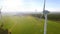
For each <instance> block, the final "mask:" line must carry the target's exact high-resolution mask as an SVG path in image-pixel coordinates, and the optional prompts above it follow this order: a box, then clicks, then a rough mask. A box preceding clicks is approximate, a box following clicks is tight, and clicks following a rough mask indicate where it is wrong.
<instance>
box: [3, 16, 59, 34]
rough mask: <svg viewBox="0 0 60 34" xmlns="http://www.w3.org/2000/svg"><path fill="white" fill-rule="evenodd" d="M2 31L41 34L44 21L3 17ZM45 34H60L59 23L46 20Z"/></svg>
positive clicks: (24, 17) (23, 17) (20, 17)
mask: <svg viewBox="0 0 60 34" xmlns="http://www.w3.org/2000/svg"><path fill="white" fill-rule="evenodd" d="M2 22H3V23H4V27H3V28H4V29H9V31H11V32H12V34H43V30H44V29H43V28H44V19H42V20H40V19H38V18H35V17H32V16H4V17H3V19H2ZM47 24H48V25H47V34H60V23H58V22H56V21H50V20H48V23H47Z"/></svg>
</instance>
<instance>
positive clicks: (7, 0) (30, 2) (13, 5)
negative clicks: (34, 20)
mask: <svg viewBox="0 0 60 34" xmlns="http://www.w3.org/2000/svg"><path fill="white" fill-rule="evenodd" d="M59 1H60V0H47V1H46V10H49V11H60V5H59V4H60V2H59ZM43 2H44V1H43V0H0V8H1V7H2V11H3V12H11V11H12V12H14V11H35V9H37V11H42V10H43Z"/></svg>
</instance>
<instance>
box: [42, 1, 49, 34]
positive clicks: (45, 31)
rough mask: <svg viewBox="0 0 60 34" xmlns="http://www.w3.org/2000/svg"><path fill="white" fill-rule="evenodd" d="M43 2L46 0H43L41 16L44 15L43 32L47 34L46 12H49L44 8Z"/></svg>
mask: <svg viewBox="0 0 60 34" xmlns="http://www.w3.org/2000/svg"><path fill="white" fill-rule="evenodd" d="M45 4H46V0H44V6H43V16H44V17H45V23H44V34H47V14H48V13H49V11H48V10H45Z"/></svg>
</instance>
